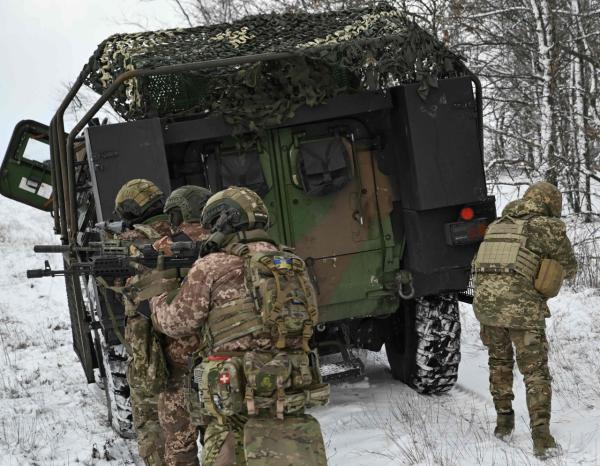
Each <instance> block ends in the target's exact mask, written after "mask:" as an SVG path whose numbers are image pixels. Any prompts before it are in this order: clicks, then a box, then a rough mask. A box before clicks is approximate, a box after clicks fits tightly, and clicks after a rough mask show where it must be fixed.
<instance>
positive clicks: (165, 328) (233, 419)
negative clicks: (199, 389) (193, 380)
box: [151, 187, 325, 466]
mask: <svg viewBox="0 0 600 466" xmlns="http://www.w3.org/2000/svg"><path fill="white" fill-rule="evenodd" d="M203 224H204V226H205V227H211V230H212V232H213V233H212V235H211V237H210V239H209V241H208V242H207V244H210V245H211V246H212V247H213V249H212V251H214V252H212V253H209V254H207V255H204V257H202V258H201V259H199V260H198V261H197V262H196V263H195V264H194V266H193V267H192V268H191V269H190V271H189V273H188V275H187V278H186V280H185V282H184V283H183V284H182V286H181V288H180V289H179V291H178V292H176V293H173V292H171V293H168V294H162V295H160V296H157V297H155V298H152V299H151V309H152V321H153V323H154V326H155V328H157V329H159V330H160V331H161V332H163V333H165V334H167V335H169V336H171V337H173V338H178V339H183V338H190V337H195V336H197V335H200V334H202V335H203V338H202V340H203V341H202V342H201V343H200V344H199V345H198V347H197V348H196V349H197V350H198V351H200V350H201V349H205V348H206V347H207V346H209V347H210V351H208V352H207V354H206V353H205V351H202V354H204V356H205V357H204V361H210V360H211V358H216V359H215V360H216V361H217V362H218V361H219V360H227V359H229V357H230V356H231V355H238V356H239V355H240V354H242V355H243V354H246V353H254V352H259V353H260V352H262V354H266V353H269V352H272V351H274V348H275V345H274V343H273V340H272V338H271V335H270V334H268V333H267V334H265V333H264V332H261V331H259V330H256V331H255V332H249V333H243V334H241V333H240V334H239V336H238V337H236V338H229V339H228V338H226V339H225V341H223V342H219V343H216V342H215V341H214V340H212V337H210V338H211V341H210V342H209V341H207V338H208V337H207V335H209V334H210V335H212V336H214V335H215V334H214V333H211V328H212V324H211V322H214V319H215V317H214V316H215V315H217V314H215V313H216V312H222V311H223V310H225V312H229V313H230V312H234V311H235V312H238V313H239V314H234V315H235V316H237V315H240V317H239V318H238V319H240V320H236V325H234V326H228V327H223V328H224V331H225V332H227V331H229V330H233V329H234V328H236V326H239V327H243V326H245V325H247V324H248V323H250V321H249V320H248V321H247V320H243V319H242V315H243V313H244V312H245V313H246V314H245V316H248V313H249V311H248V310H246V311H244V310H242V308H243V309H247V308H248V306H250V307H251V308H252V309H254V304H253V299H252V297H251V295H250V292H249V290H248V289H247V286H246V282H245V262H244V259H243V258H242V257H240V256H239V255H236V254H235V253H233V252H229V251H230V250H229V249H227V248H228V247H229V246H231V245H235V246H239V245H243V248H246V250H247V251H250V252H251V253H252V252H259V253H260V252H273V251H279V248H278V247H277V245H276V244H275V243H274V241H273V240H272V239H271V238H270V237H269V236H268V234H267V233H266V232H265V228H266V227H267V225H268V212H267V209H266V206H265V205H264V203H263V202H262V200H261V199H260V198H259V197H258V196H257V195H256V194H255V193H254V192H252V191H250V190H248V189H245V188H235V187H232V188H228V189H227V190H225V191H222V192H220V193H217V194H215V195H214V196H213V197H211V199H210V200H209V201H208V203H207V205H206V207H205V209H204V212H203ZM226 251H227V252H226ZM311 289H312V287H311ZM239 303H248V304H246V307H244V306H240V305H239ZM238 308H239V309H240V310H239V311H236V309H238ZM234 315H232V314H228V318H233V317H234ZM254 319H256V317H255V318H254ZM253 323H255V321H254V322H253ZM253 328H255V329H256V327H253ZM215 338H216V337H215ZM288 340H289V341H288V342H287V343H288V344H290V345H292V346H296V347H298V348H302V347H303V346H302V345H303V342H304V340H303V338H302V337H295V339H293V341H292V339H291V338H290V337H288ZM306 341H307V340H306ZM223 377H225V378H223ZM223 377H221V379H220V381H219V383H220V384H221V386H223V387H230V389H233V387H231V386H230V385H229V383H230V382H231V381H230V380H229V378H228V377H229V374H227V375H226V376H225V375H224V376H223ZM247 389H248V387H247V388H246V390H247ZM196 396H197V395H196ZM202 396H204V394H203V395H202ZM246 396H248V392H247V391H246ZM247 420H248V417H247V413H238V414H234V415H229V416H225V417H222V418H221V419H216V418H213V419H211V421H210V423H209V425H208V426H207V429H206V433H205V436H204V447H203V451H202V464H203V465H204V466H209V465H219V466H224V465H233V464H237V465H243V464H246V455H245V453H244V449H243V448H244V447H243V441H244V440H243V436H244V435H245V433H244V426H245V424H246V422H247ZM314 422H315V423H316V421H314ZM281 425H282V426H283V424H281ZM317 428H318V424H317ZM312 430H313V432H311V433H314V430H318V440H319V441H314V437H315V436H314V435H312V437H310V438H311V440H310V442H311V443H309V441H306V440H305V439H303V438H302V436H301V435H300V436H294V438H282V439H281V441H282V442H288V444H290V454H289V455H287V453H286V458H285V459H284V458H280V459H279V463H278V464H309V465H310V464H314V465H317V464H318V465H322V464H325V459H324V458H325V452H324V446H323V441H322V438H321V437H320V436H321V433H320V429H315V428H314V427H312ZM265 434H266V432H265ZM307 436H308V435H307ZM256 437H257V438H255V440H256V442H257V443H261V442H262V449H263V450H265V451H267V449H268V448H269V447H268V441H269V439H266V438H265V437H261V436H256ZM303 441H304V443H307V444H306V445H304V444H303ZM264 442H266V443H264ZM299 446H300V447H299ZM311 451H312V452H316V453H314V455H316V456H318V457H320V458H323V460H322V461H319V462H315V461H310V460H309V461H308V462H306V461H303V460H304V456H298V452H302V453H301V454H302V455H303V454H306V455H307V456H309V455H310V454H311ZM304 452H306V453H304ZM294 454H295V455H296V456H294ZM290 458H293V459H290ZM259 461H263V460H259ZM271 461H273V460H272V459H271ZM252 464H273V463H268V462H258V463H256V462H254V463H252Z"/></svg>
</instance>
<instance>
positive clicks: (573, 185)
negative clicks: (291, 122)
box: [146, 0, 600, 287]
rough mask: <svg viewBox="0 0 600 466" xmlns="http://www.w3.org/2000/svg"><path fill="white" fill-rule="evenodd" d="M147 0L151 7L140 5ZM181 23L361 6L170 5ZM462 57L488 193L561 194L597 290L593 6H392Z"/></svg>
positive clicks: (597, 68)
mask: <svg viewBox="0 0 600 466" xmlns="http://www.w3.org/2000/svg"><path fill="white" fill-rule="evenodd" d="M146 1H151V0H146ZM171 2H172V4H173V7H174V9H175V10H176V11H177V12H178V13H179V14H180V15H181V20H182V25H183V26H195V25H199V24H211V23H222V22H230V21H234V20H236V19H239V18H241V17H243V16H246V15H250V14H257V13H267V12H272V11H277V12H286V11H308V12H318V11H327V10H336V9H345V8H360V7H365V6H370V5H374V4H375V3H376V2H375V1H365V0H171ZM388 3H390V4H392V5H394V6H396V7H399V8H402V9H404V10H405V11H407V12H408V14H409V15H410V16H412V18H413V19H414V20H415V21H416V22H418V23H419V24H420V25H421V26H423V27H424V28H425V29H427V30H428V31H429V32H431V33H432V34H434V35H435V36H436V37H437V38H438V39H440V40H442V41H443V42H445V43H446V44H448V46H449V47H451V48H452V49H453V50H455V51H457V52H458V53H460V54H461V55H462V56H463V57H464V58H465V60H466V62H467V64H468V66H469V68H470V69H471V71H473V72H474V73H475V74H476V75H478V76H479V78H480V79H481V82H482V85H483V93H484V125H485V154H484V156H485V168H486V172H487V177H488V182H489V183H490V185H491V186H492V187H493V190H494V193H495V194H497V195H498V194H502V192H506V190H507V189H511V188H512V189H514V190H517V191H518V192H521V193H522V191H523V190H524V188H525V187H526V186H527V185H529V184H530V183H531V182H533V181H538V180H546V181H549V182H551V183H553V184H555V185H557V186H558V187H559V189H560V190H561V192H562V193H563V195H564V200H565V203H564V204H565V208H564V209H563V214H568V217H569V229H570V230H571V232H572V235H571V236H572V237H573V240H574V244H575V246H576V249H577V253H578V256H579V260H580V265H581V273H580V275H579V277H578V279H577V282H576V284H577V285H581V286H592V287H599V286H600V276H599V274H598V269H600V98H599V90H600V0H390V1H388Z"/></svg>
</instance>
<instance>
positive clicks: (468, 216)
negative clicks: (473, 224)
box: [459, 207, 475, 222]
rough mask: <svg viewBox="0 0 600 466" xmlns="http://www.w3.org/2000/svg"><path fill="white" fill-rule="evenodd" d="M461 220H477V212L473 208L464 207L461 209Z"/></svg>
mask: <svg viewBox="0 0 600 466" xmlns="http://www.w3.org/2000/svg"><path fill="white" fill-rule="evenodd" d="M459 215H460V218H462V219H463V220H465V221H467V222H468V221H470V220H473V219H474V218H475V211H474V210H473V209H472V208H471V207H463V208H462V209H460V214H459Z"/></svg>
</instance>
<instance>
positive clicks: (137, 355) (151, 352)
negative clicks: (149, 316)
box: [125, 317, 169, 396]
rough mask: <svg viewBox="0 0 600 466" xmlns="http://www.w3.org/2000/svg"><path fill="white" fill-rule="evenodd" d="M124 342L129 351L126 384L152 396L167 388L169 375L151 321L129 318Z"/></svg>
mask: <svg viewBox="0 0 600 466" xmlns="http://www.w3.org/2000/svg"><path fill="white" fill-rule="evenodd" d="M125 339H126V340H127V342H128V344H129V348H130V349H131V354H130V355H129V357H130V360H129V364H128V366H127V381H128V382H129V385H131V387H133V388H134V389H135V390H137V391H139V392H143V393H146V394H147V395H148V396H154V395H157V394H158V393H160V392H161V391H162V390H163V389H164V388H165V386H166V383H167V378H168V376H169V373H168V370H167V362H166V359H165V355H164V353H163V349H162V342H161V340H160V336H159V335H158V334H157V333H156V332H155V331H154V329H153V328H152V324H151V323H150V321H148V320H146V319H144V318H142V317H133V318H130V320H129V322H128V324H127V326H126V332H125Z"/></svg>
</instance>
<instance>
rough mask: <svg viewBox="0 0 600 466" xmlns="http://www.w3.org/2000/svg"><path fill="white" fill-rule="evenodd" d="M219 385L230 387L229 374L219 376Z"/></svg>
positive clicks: (224, 373)
mask: <svg viewBox="0 0 600 466" xmlns="http://www.w3.org/2000/svg"><path fill="white" fill-rule="evenodd" d="M219 383H220V384H221V385H229V384H230V383H231V377H230V376H229V372H223V373H221V374H219Z"/></svg>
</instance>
